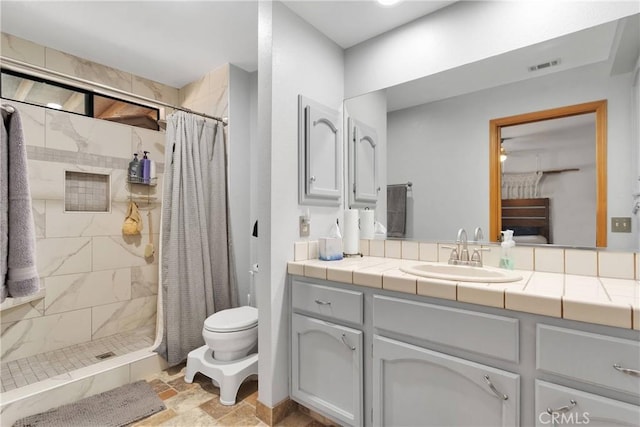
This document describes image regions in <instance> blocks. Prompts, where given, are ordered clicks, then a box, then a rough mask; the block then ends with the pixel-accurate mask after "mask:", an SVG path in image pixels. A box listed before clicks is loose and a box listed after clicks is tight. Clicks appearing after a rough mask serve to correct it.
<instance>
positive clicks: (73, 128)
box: [45, 110, 131, 159]
mask: <svg viewBox="0 0 640 427" xmlns="http://www.w3.org/2000/svg"><path fill="white" fill-rule="evenodd" d="M45 137H46V144H45V145H46V147H47V148H57V149H60V150H68V151H73V152H81V153H90V154H94V155H105V156H114V157H121V158H125V159H128V158H130V157H131V144H130V142H131V126H128V125H123V124H120V123H112V122H109V121H106V120H99V119H93V118H91V117H84V116H79V115H77V114H69V113H65V112H63V111H51V110H47V112H46V130H45Z"/></svg>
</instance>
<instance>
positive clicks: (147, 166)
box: [140, 151, 151, 184]
mask: <svg viewBox="0 0 640 427" xmlns="http://www.w3.org/2000/svg"><path fill="white" fill-rule="evenodd" d="M143 153H144V157H143V158H142V161H141V163H142V176H141V177H140V178H142V179H141V180H142V182H144V183H145V184H149V183H150V182H151V161H150V160H149V158H148V157H147V154H149V152H148V151H143Z"/></svg>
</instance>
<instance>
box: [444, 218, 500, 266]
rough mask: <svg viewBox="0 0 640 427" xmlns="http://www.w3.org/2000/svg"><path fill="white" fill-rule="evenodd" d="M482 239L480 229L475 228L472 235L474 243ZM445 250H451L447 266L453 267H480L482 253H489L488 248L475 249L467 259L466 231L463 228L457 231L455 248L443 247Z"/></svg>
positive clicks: (467, 243)
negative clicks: (451, 265)
mask: <svg viewBox="0 0 640 427" xmlns="http://www.w3.org/2000/svg"><path fill="white" fill-rule="evenodd" d="M483 238H484V236H483V234H482V229H481V228H480V227H477V228H476V229H475V233H474V239H475V241H476V242H478V241H480V240H482V239H483ZM443 248H445V249H451V255H450V256H449V264H453V265H468V266H472V267H482V255H481V252H482V251H489V250H490V249H489V248H475V249H474V250H473V255H471V259H469V242H468V240H467V231H466V230H465V229H464V228H461V229H459V230H458V237H457V238H456V246H443Z"/></svg>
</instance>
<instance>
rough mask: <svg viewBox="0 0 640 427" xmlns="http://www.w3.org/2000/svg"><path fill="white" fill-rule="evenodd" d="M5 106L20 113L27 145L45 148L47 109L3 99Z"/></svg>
mask: <svg viewBox="0 0 640 427" xmlns="http://www.w3.org/2000/svg"><path fill="white" fill-rule="evenodd" d="M2 103H3V104H9V105H13V106H14V107H15V109H16V110H18V111H19V112H20V119H21V120H22V130H23V132H24V141H25V144H26V145H30V146H34V147H44V123H45V113H44V112H45V109H44V108H42V107H36V106H35V105H30V104H24V103H22V102H17V101H10V100H6V99H4V98H3V99H2Z"/></svg>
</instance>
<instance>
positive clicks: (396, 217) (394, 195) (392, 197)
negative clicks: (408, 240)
mask: <svg viewBox="0 0 640 427" xmlns="http://www.w3.org/2000/svg"><path fill="white" fill-rule="evenodd" d="M406 232H407V186H406V185H388V186H387V236H388V237H404V236H405V234H406Z"/></svg>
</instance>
